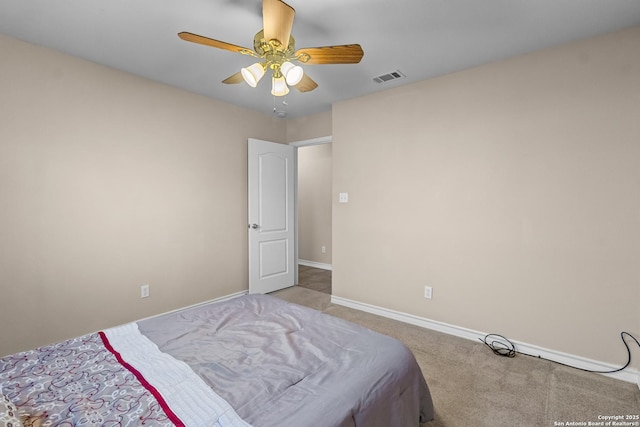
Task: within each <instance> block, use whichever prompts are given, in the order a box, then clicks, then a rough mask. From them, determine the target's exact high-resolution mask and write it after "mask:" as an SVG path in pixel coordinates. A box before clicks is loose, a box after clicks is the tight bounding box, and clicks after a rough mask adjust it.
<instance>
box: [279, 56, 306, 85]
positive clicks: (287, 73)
mask: <svg viewBox="0 0 640 427" xmlns="http://www.w3.org/2000/svg"><path fill="white" fill-rule="evenodd" d="M280 72H281V73H282V75H283V76H284V78H285V80H286V81H287V84H288V85H289V86H295V85H297V84H298V83H300V80H302V76H304V70H303V69H302V67H301V66H299V65H293V64H292V63H291V62H289V61H287V62H285V63H284V64H282V65H281V66H280Z"/></svg>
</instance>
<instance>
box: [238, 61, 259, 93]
mask: <svg viewBox="0 0 640 427" xmlns="http://www.w3.org/2000/svg"><path fill="white" fill-rule="evenodd" d="M240 73H241V74H242V78H243V79H244V81H245V82H247V84H248V85H249V86H251V87H256V86H258V82H259V81H260V79H261V78H262V76H264V67H263V66H262V64H261V63H259V62H256V63H255V64H253V65H250V66H249V67H246V68H243V69H241V70H240Z"/></svg>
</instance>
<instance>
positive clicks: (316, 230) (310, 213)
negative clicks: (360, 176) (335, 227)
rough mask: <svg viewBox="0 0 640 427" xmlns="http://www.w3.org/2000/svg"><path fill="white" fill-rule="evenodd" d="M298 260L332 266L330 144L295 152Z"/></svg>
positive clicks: (308, 147) (301, 148)
mask: <svg viewBox="0 0 640 427" xmlns="http://www.w3.org/2000/svg"><path fill="white" fill-rule="evenodd" d="M323 246H324V248H325V252H324V253H323V252H322V247H323ZM298 259H301V260H305V261H313V262H317V263H321V264H329V265H330V264H331V144H330V143H329V144H320V145H312V146H307V147H300V148H298Z"/></svg>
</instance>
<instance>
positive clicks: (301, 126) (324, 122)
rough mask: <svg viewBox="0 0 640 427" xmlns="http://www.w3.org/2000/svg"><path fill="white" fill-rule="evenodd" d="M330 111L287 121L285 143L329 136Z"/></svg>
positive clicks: (330, 130) (330, 127) (330, 126)
mask: <svg viewBox="0 0 640 427" xmlns="http://www.w3.org/2000/svg"><path fill="white" fill-rule="evenodd" d="M331 132H332V125H331V111H326V112H323V113H318V114H311V115H309V116H305V117H299V118H295V119H287V142H288V143H290V142H298V141H304V140H307V139H314V138H320V137H323V136H331Z"/></svg>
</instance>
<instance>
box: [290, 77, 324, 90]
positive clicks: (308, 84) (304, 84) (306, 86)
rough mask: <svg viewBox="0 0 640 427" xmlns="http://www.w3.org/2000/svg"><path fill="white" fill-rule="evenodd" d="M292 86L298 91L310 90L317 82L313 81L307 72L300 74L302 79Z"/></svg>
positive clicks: (316, 85)
mask: <svg viewBox="0 0 640 427" xmlns="http://www.w3.org/2000/svg"><path fill="white" fill-rule="evenodd" d="M294 87H295V88H296V89H298V90H299V91H300V92H311V91H312V90H314V89H315V88H317V87H318V83H316V82H314V81H313V79H312V78H311V77H309V76H308V75H307V73H304V75H303V76H302V80H300V83H298V84H297V85H295V86H294Z"/></svg>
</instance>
